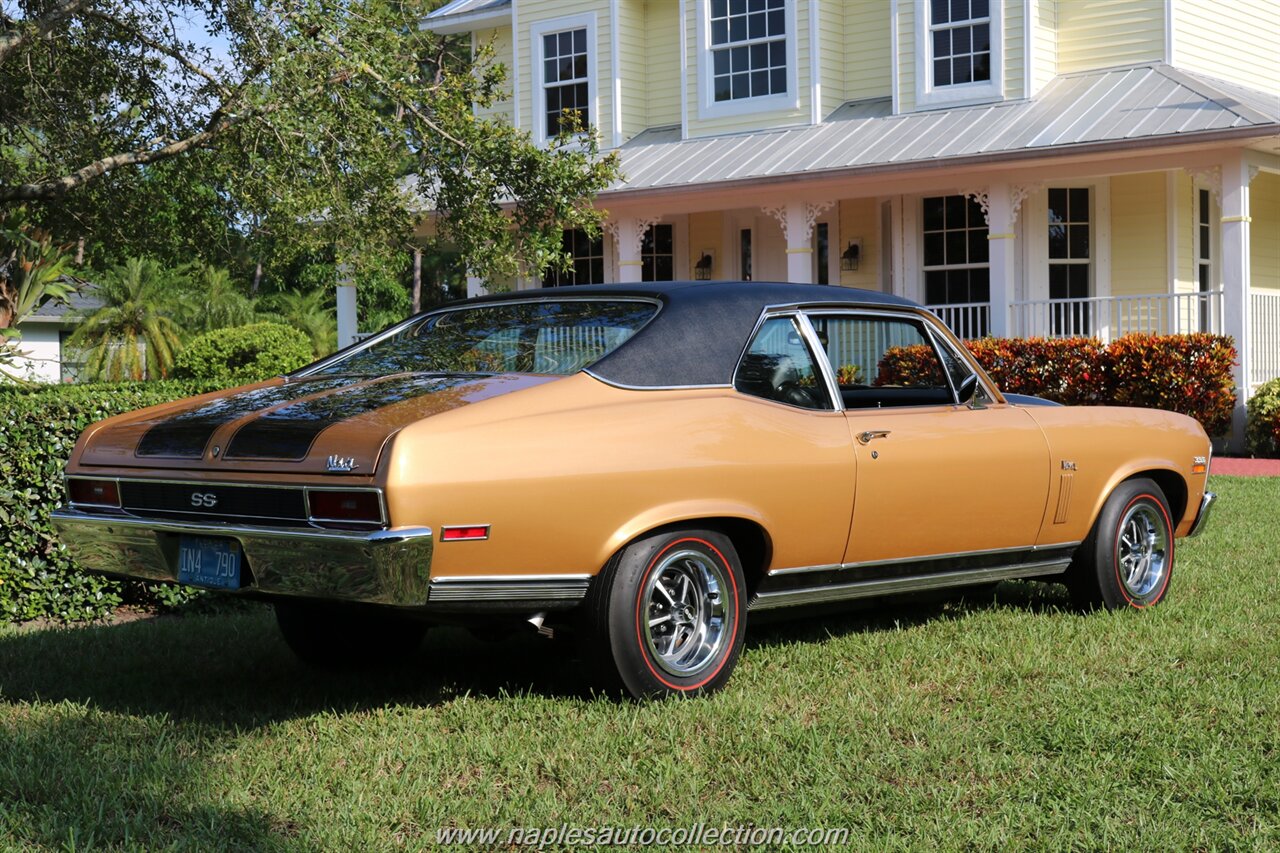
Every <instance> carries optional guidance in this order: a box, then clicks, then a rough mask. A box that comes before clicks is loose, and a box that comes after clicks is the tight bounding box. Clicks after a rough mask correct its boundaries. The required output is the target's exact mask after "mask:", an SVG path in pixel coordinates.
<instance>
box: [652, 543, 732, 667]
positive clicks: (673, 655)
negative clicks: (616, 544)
mask: <svg viewBox="0 0 1280 853" xmlns="http://www.w3.org/2000/svg"><path fill="white" fill-rule="evenodd" d="M728 584H729V580H728V578H727V577H726V576H725V569H724V567H723V566H721V565H720V563H719V561H717V560H714V559H712V558H711V557H710V556H708V555H707V554H705V553H702V552H701V551H695V550H691V549H686V550H681V551H676V552H674V553H671V554H668V555H666V556H665V557H664V558H663V560H662V562H661V563H660V564H659V565H658V566H657V567H655V568H654V570H653V571H652V572H651V573H650V574H649V580H648V582H647V583H646V584H645V588H644V590H643V592H642V594H641V599H640V601H641V614H642V620H643V627H644V639H645V642H646V643H647V644H648V647H649V653H650V655H651V656H652V658H653V660H654V661H655V662H656V663H657V664H658V665H659V666H660V667H662V668H663V669H665V670H666V671H667V672H669V673H671V674H672V675H677V676H686V675H690V674H692V673H696V672H698V671H699V670H700V669H702V668H703V667H704V666H706V665H707V663H708V662H710V661H712V660H715V659H717V658H718V657H719V655H720V651H721V648H722V647H723V646H724V644H725V642H726V641H727V640H728V638H729V637H730V636H732V632H733V629H734V626H733V625H732V624H730V622H731V619H730V618H728V616H727V613H726V609H725V602H724V597H723V595H722V594H721V590H723V589H724V588H725V587H726V586H728Z"/></svg>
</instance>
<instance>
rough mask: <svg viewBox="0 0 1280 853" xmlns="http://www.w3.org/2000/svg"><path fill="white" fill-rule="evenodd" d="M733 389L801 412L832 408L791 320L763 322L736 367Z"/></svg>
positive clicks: (811, 358)
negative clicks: (796, 407)
mask: <svg viewBox="0 0 1280 853" xmlns="http://www.w3.org/2000/svg"><path fill="white" fill-rule="evenodd" d="M733 387H735V388H737V389H738V390H739V391H741V392H742V393H743V394H750V395H751V396H753V397H763V398H764V399H766V400H775V401H777V402H779V403H786V404H787V405H789V406H799V407H800V408H802V409H826V410H830V409H832V408H834V407H833V406H832V404H831V400H830V398H829V396H828V394H827V389H826V386H825V385H824V384H823V381H822V377H821V375H819V373H818V369H817V365H816V364H815V363H814V359H813V353H811V352H810V351H809V347H808V345H807V344H806V343H805V341H804V337H803V336H801V334H800V329H799V327H798V326H796V321H795V320H794V319H792V318H791V317H774V318H772V319H769V320H765V321H764V324H763V325H761V326H760V331H758V332H757V333H756V336H755V339H754V340H752V341H751V346H750V347H748V348H747V352H746V355H744V356H743V357H742V363H741V364H739V365H738V372H737V375H736V376H735V377H734V380H733Z"/></svg>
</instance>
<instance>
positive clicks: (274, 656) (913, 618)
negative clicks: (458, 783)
mask: <svg viewBox="0 0 1280 853" xmlns="http://www.w3.org/2000/svg"><path fill="white" fill-rule="evenodd" d="M1066 604H1067V601H1066V595H1065V593H1064V592H1063V591H1062V589H1061V588H1060V587H1054V586H1051V585H1047V584H1038V583H1004V584H1001V585H999V586H998V587H997V588H995V589H994V591H993V590H991V589H990V588H987V589H984V590H983V591H982V592H970V593H968V594H960V593H955V594H952V595H950V596H948V597H945V598H936V597H935V598H934V599H919V598H917V599H913V600H898V601H889V602H886V603H873V604H870V605H867V606H863V607H861V608H858V609H853V610H850V609H848V608H847V607H846V608H845V609H844V610H827V611H823V612H822V613H821V614H820V618H812V617H813V616H814V614H813V612H812V611H806V612H805V613H786V614H784V617H790V618H786V619H785V621H783V620H781V619H774V620H769V621H765V620H762V619H753V620H752V624H751V626H750V627H749V629H748V631H747V650H748V653H750V650H751V649H753V648H767V647H769V646H772V645H777V644H787V643H794V642H797V641H800V642H816V643H821V642H824V641H825V640H826V639H828V638H829V637H832V636H841V635H845V634H851V633H860V632H867V631H879V630H886V629H895V630H900V629H902V628H904V627H911V626H914V625H923V624H927V623H929V622H935V621H937V620H940V619H958V618H964V617H965V616H966V615H967V614H970V613H973V612H977V611H982V610H987V609H990V608H992V607H1015V608H1021V609H1028V610H1033V611H1035V610H1055V609H1058V608H1063V607H1066ZM576 652H577V648H576V644H575V643H574V641H573V639H572V638H566V639H557V640H554V641H548V640H546V639H543V638H540V637H536V636H533V635H532V632H530V633H528V634H525V633H523V632H520V633H517V634H514V635H512V636H509V637H506V638H501V639H498V640H495V641H493V642H482V641H480V640H477V639H475V638H474V637H472V636H471V635H470V634H469V633H468V632H466V631H464V630H462V629H459V628H449V627H440V628H434V629H432V630H431V631H430V632H428V635H427V639H426V641H425V642H424V643H423V645H422V647H421V649H420V650H419V651H418V652H417V653H416V654H415V655H414V656H413V657H411V658H410V659H409V660H408V661H406V662H405V663H403V664H401V665H397V666H395V667H371V668H368V669H364V670H358V671H334V672H327V671H320V670H315V669H312V668H309V667H306V666H304V665H302V664H301V663H299V662H298V661H297V660H296V659H295V658H294V657H293V655H292V654H291V653H290V652H289V650H288V649H287V648H286V646H285V645H284V642H283V641H282V640H281V639H280V637H279V635H278V633H277V632H276V628H275V622H274V619H273V617H272V615H271V613H270V611H269V610H268V609H267V608H266V607H261V608H255V609H253V610H248V611H242V612H236V613H230V614H228V613H222V614H217V615H187V616H182V617H160V618H156V619H149V620H144V621H139V622H133V623H128V624H122V625H111V626H91V627H81V628H65V629H53V630H42V631H26V632H19V633H16V634H9V635H7V636H0V702H15V701H37V700H38V701H44V702H49V701H54V702H56V701H69V702H74V703H77V704H84V705H87V706H90V707H93V708H97V709H102V710H107V711H115V712H123V713H128V714H143V715H163V716H165V717H168V718H170V719H173V720H178V721H191V722H198V723H201V724H204V725H209V726H213V727H215V728H217V729H220V730H239V729H245V728H255V727H258V726H263V725H269V724H271V723H273V722H277V721H281V720H289V719H294V718H297V717H304V716H308V715H310V714H313V713H316V712H320V711H327V712H338V713H341V712H351V711H360V710H367V709H372V708H381V707H385V706H387V705H397V704H404V705H413V706H426V705H434V704H439V703H441V702H445V701H449V700H450V699H454V698H456V697H458V696H460V695H468V696H479V697H500V696H503V695H511V694H529V695H535V696H544V697H550V698H585V697H589V696H591V695H593V678H592V672H591V670H590V667H589V666H588V664H587V662H586V661H585V660H583V659H581V658H580V657H579V656H578V655H577V653H576Z"/></svg>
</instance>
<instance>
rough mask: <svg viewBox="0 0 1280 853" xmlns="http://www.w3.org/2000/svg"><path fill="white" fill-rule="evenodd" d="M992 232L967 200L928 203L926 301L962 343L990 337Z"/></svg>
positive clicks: (977, 208)
mask: <svg viewBox="0 0 1280 853" xmlns="http://www.w3.org/2000/svg"><path fill="white" fill-rule="evenodd" d="M988 234H989V230H988V228H987V221H986V218H985V217H984V216H983V213H982V208H981V207H980V206H979V205H978V204H977V202H975V201H974V200H973V199H971V198H969V197H968V196H963V195H948V196H933V197H930V198H926V199H925V200H924V228H923V234H922V236H923V238H924V252H923V254H924V258H923V260H924V296H925V303H926V304H927V305H928V306H929V307H931V308H932V307H935V306H952V307H949V308H946V309H944V310H942V311H940V312H938V313H940V314H941V315H942V316H943V318H944V320H945V321H946V323H947V325H949V326H950V327H951V328H952V329H953V330H954V331H955V332H956V334H958V335H960V336H961V337H963V338H980V337H982V336H984V335H986V334H987V331H988V329H987V316H988V310H989V309H988V303H989V302H990V300H991V263H990V248H989V243H988V240H987V236H988Z"/></svg>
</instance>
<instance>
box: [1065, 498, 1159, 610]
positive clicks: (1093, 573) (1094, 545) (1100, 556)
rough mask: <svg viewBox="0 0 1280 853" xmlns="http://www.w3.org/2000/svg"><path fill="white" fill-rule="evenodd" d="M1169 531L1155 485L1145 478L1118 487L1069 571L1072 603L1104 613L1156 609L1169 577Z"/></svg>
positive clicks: (1068, 583) (1068, 577) (1068, 579)
mask: <svg viewBox="0 0 1280 853" xmlns="http://www.w3.org/2000/svg"><path fill="white" fill-rule="evenodd" d="M1173 530H1174V526H1173V520H1172V517H1171V516H1170V514H1169V502H1168V500H1167V499H1166V498H1165V496H1164V492H1163V491H1161V490H1160V487H1159V486H1158V485H1156V484H1155V483H1154V482H1153V481H1151V480H1148V479H1145V478H1140V479H1135V480H1126V481H1125V482H1123V483H1121V484H1120V485H1119V486H1117V487H1116V490H1115V491H1114V492H1112V493H1111V496H1110V497H1109V498H1107V502H1106V504H1104V505H1103V507H1102V512H1101V513H1100V514H1099V515H1098V520H1097V521H1096V522H1095V523H1094V525H1093V529H1092V530H1091V531H1089V536H1088V538H1086V539H1085V540H1084V542H1082V543H1081V545H1080V549H1079V550H1078V551H1077V552H1076V557H1075V560H1074V561H1073V562H1072V563H1071V567H1070V568H1069V569H1068V570H1067V588H1068V589H1069V590H1070V592H1071V598H1072V601H1074V602H1075V603H1076V604H1077V605H1078V606H1080V607H1083V608H1086V609H1093V608H1096V607H1105V608H1106V609H1108V610H1117V609H1121V608H1126V607H1134V608H1146V607H1154V606H1155V605H1157V604H1159V603H1160V602H1161V601H1163V600H1164V599H1165V596H1166V595H1167V594H1168V591H1169V579H1170V578H1171V577H1172V576H1173V556H1174V538H1173Z"/></svg>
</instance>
